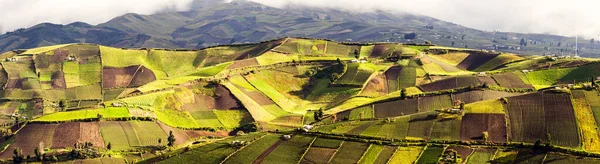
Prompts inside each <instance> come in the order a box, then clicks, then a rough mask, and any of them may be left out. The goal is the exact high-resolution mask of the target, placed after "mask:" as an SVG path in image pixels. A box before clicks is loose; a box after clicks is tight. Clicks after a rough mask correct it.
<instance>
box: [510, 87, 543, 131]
mask: <svg viewBox="0 0 600 164" xmlns="http://www.w3.org/2000/svg"><path fill="white" fill-rule="evenodd" d="M504 107H505V108H506V112H507V114H508V118H509V122H510V123H509V125H510V127H509V129H510V136H509V141H521V142H529V143H533V142H535V141H536V140H538V139H540V140H542V141H547V138H546V134H547V130H546V128H545V127H546V119H545V112H544V97H543V94H542V93H541V92H539V93H533V94H527V95H522V96H515V97H509V98H508V104H507V105H505V106H504Z"/></svg>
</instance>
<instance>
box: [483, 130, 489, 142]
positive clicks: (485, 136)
mask: <svg viewBox="0 0 600 164" xmlns="http://www.w3.org/2000/svg"><path fill="white" fill-rule="evenodd" d="M488 137H489V134H488V132H487V131H485V132H483V140H484V141H485V142H487V141H488Z"/></svg>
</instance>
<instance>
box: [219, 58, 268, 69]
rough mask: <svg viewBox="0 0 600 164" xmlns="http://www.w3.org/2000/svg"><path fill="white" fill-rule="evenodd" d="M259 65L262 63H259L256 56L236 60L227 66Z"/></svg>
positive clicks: (232, 67)
mask: <svg viewBox="0 0 600 164" xmlns="http://www.w3.org/2000/svg"><path fill="white" fill-rule="evenodd" d="M257 65H260V64H259V63H258V61H257V60H256V58H251V59H244V60H237V61H234V62H233V64H231V65H229V67H227V69H236V68H244V67H251V66H257Z"/></svg>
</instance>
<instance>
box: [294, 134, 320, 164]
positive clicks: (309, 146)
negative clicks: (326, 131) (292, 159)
mask: <svg viewBox="0 0 600 164" xmlns="http://www.w3.org/2000/svg"><path fill="white" fill-rule="evenodd" d="M317 138H318V137H315V138H313V140H312V141H311V142H310V144H309V145H308V147H307V148H306V150H305V151H304V153H303V154H302V156H301V157H300V160H298V164H300V163H301V162H302V160H303V159H304V156H306V154H308V150H310V148H311V147H312V145H313V143H315V141H316V140H317Z"/></svg>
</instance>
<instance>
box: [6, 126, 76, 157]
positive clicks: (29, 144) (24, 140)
mask: <svg viewBox="0 0 600 164" xmlns="http://www.w3.org/2000/svg"><path fill="white" fill-rule="evenodd" d="M56 126H57V124H28V125H26V126H25V127H23V129H21V130H20V131H19V132H18V133H17V134H16V136H15V140H14V142H13V143H12V144H11V145H10V146H8V148H6V150H4V152H2V154H0V158H4V159H6V158H12V156H13V151H14V150H15V149H16V148H18V149H19V150H21V151H23V155H25V156H27V155H31V156H33V155H34V153H33V151H34V149H35V148H36V147H39V146H40V143H42V144H43V147H44V148H50V147H51V146H52V143H53V142H52V139H53V137H52V136H53V135H54V129H55V128H56ZM71 146H72V145H71Z"/></svg>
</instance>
